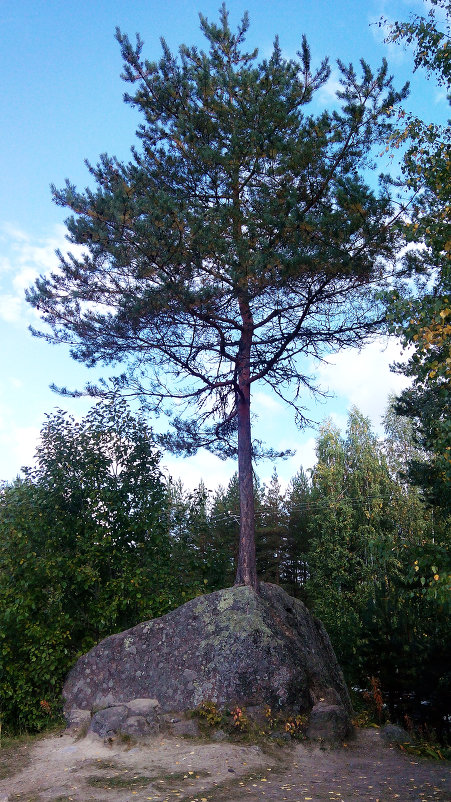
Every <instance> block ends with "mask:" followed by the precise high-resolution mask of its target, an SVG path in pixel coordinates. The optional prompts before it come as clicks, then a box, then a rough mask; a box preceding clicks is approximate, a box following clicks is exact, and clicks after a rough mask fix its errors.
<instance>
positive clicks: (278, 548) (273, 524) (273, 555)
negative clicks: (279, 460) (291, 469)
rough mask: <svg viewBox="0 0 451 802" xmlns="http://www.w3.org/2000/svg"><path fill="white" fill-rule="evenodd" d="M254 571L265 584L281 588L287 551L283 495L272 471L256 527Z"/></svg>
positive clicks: (274, 472)
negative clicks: (282, 570)
mask: <svg viewBox="0 0 451 802" xmlns="http://www.w3.org/2000/svg"><path fill="white" fill-rule="evenodd" d="M257 533H258V537H257V569H258V573H259V576H261V578H262V579H263V580H265V581H266V582H275V583H276V584H280V577H281V567H282V564H283V562H284V557H285V551H286V535H287V515H286V509H285V494H284V493H283V492H282V488H281V486H280V482H279V477H278V476H277V470H276V469H275V468H274V470H273V474H272V477H271V482H270V483H269V486H268V487H267V488H265V492H264V495H263V499H262V504H261V509H260V515H259V517H258V523H257Z"/></svg>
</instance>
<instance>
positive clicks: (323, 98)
mask: <svg viewBox="0 0 451 802" xmlns="http://www.w3.org/2000/svg"><path fill="white" fill-rule="evenodd" d="M341 89H343V87H342V85H341V83H340V73H339V72H338V70H337V69H333V70H332V71H331V73H330V77H329V78H328V80H327V81H326V83H325V84H323V86H322V87H321V88H320V89H319V90H318V95H317V101H318V102H319V104H320V105H322V106H328V105H330V102H331V101H337V92H339V91H340V90H341ZM337 102H338V101H337Z"/></svg>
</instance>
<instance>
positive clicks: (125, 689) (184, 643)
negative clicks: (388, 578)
mask: <svg viewBox="0 0 451 802" xmlns="http://www.w3.org/2000/svg"><path fill="white" fill-rule="evenodd" d="M63 696H64V699H65V704H64V709H65V713H66V717H67V718H68V720H70V718H71V711H72V710H73V709H77V710H89V711H99V710H101V709H104V708H111V707H119V706H121V705H127V704H128V705H130V702H131V701H132V700H137V699H140V700H144V699H150V700H158V703H159V710H160V711H161V713H165V712H169V711H186V710H190V709H193V708H196V707H197V706H198V705H199V704H201V703H202V702H204V701H205V700H211V701H212V702H215V703H216V704H217V705H218V707H222V708H223V707H226V706H232V705H236V704H239V705H245V706H258V705H264V704H266V705H268V706H269V707H271V708H272V709H273V710H275V711H282V710H283V711H287V712H289V711H292V712H296V713H298V712H302V713H309V712H310V711H311V710H312V708H313V707H314V706H315V705H317V704H318V703H319V702H323V701H325V702H327V703H328V704H329V705H334V706H339V707H340V708H342V709H343V712H344V718H345V719H346V720H350V717H351V714H352V707H351V702H350V699H349V694H348V691H347V688H346V685H345V682H344V679H343V675H342V673H341V670H340V668H339V665H338V663H337V659H336V657H335V654H334V651H333V649H332V646H331V643H330V640H329V638H328V636H327V633H326V631H325V629H324V627H323V626H322V624H321V622H320V621H318V619H316V618H314V617H313V616H312V615H311V614H310V612H309V611H308V610H307V608H306V607H305V605H304V604H303V603H302V602H301V601H299V600H297V599H294V598H292V597H290V596H288V594H287V593H285V591H283V590H282V589H281V588H280V587H278V586H276V585H271V584H267V583H261V585H260V593H258V594H257V593H255V591H254V590H253V589H252V588H250V587H246V586H236V587H233V588H227V589H225V590H221V591H216V592H215V593H210V594H208V595H205V596H199V597H197V598H195V599H192V600H191V601H189V602H187V603H186V604H184V605H182V606H181V607H179V608H178V609H177V610H174V611H173V612H171V613H168V614H167V615H164V616H162V617H161V618H157V619H154V620H152V621H146V622H144V623H142V624H138V625H137V626H135V627H133V628H132V629H129V630H127V631H125V632H121V633H119V634H116V635H111V636H110V637H108V638H106V639H105V640H103V641H101V642H100V643H99V644H98V645H97V646H95V647H94V648H93V649H91V651H90V652H88V653H87V654H86V655H84V656H83V657H81V658H80V659H79V660H78V662H77V663H76V664H75V666H74V668H73V669H72V671H71V672H70V674H69V676H68V678H67V680H66V683H65V686H64V690H63ZM142 704H144V703H142ZM116 713H119V710H117V711H116ZM135 715H136V713H135Z"/></svg>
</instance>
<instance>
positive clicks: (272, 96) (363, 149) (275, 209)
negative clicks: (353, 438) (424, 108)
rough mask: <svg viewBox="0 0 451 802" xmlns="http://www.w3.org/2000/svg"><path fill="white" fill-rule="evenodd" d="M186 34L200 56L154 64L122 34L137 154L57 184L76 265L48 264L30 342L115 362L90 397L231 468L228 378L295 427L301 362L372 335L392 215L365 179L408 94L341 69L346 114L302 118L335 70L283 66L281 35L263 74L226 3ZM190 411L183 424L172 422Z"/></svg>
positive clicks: (375, 75)
mask: <svg viewBox="0 0 451 802" xmlns="http://www.w3.org/2000/svg"><path fill="white" fill-rule="evenodd" d="M200 19H201V28H202V31H203V33H204V35H205V37H206V39H207V41H208V50H206V51H202V50H198V49H197V48H196V47H187V46H184V45H183V46H181V47H180V50H179V54H178V57H176V56H174V55H173V54H172V53H171V52H170V51H169V49H168V47H167V45H166V43H165V42H164V41H162V47H163V54H162V57H161V59H160V61H159V62H149V61H146V60H143V59H142V58H141V51H142V42H141V40H140V39H139V37H138V38H137V42H136V45H135V46H133V45H132V44H131V42H130V40H129V38H128V37H127V36H126V35H124V34H122V33H121V32H120V31H119V30H118V31H117V39H118V41H119V43H120V46H121V49H122V55H123V58H124V62H125V69H124V74H123V78H124V79H125V80H126V81H127V82H129V83H130V84H131V85H132V86H133V87H134V94H131V95H126V96H125V102H126V103H129V104H131V105H132V106H134V107H137V108H138V109H139V111H140V112H141V113H142V118H143V121H142V124H141V125H140V127H139V129H138V131H137V136H138V141H139V145H138V146H137V147H136V148H133V151H132V159H131V161H130V162H129V163H128V164H122V163H120V162H119V161H118V160H117V159H115V158H114V157H110V156H108V155H106V154H103V155H102V156H101V157H100V161H99V163H98V164H97V165H95V166H92V165H88V167H89V172H90V174H91V177H92V179H93V184H94V187H95V188H94V189H87V190H85V191H84V192H79V191H77V189H76V187H75V186H73V185H72V184H71V183H70V182H69V181H67V182H66V186H65V187H64V188H63V189H62V190H58V189H55V188H53V193H54V198H55V201H56V203H57V204H58V205H61V206H63V207H67V208H68V209H70V210H71V212H72V216H71V217H70V218H69V219H68V221H67V227H68V231H69V239H70V242H72V243H74V244H78V245H82V246H84V255H83V257H81V258H76V257H75V256H73V255H71V254H69V255H63V254H60V270H59V271H58V272H57V273H55V274H53V275H51V276H49V277H46V278H41V279H40V280H39V281H38V282H37V283H36V286H35V287H34V288H33V289H32V290H30V291H29V293H28V300H29V301H30V302H31V304H32V305H34V306H35V307H36V308H38V309H39V310H40V312H41V315H42V318H43V319H44V320H45V321H46V323H48V324H50V327H51V329H52V333H50V334H49V333H46V334H42V333H41V336H45V338H46V339H47V340H49V341H50V342H63V343H68V344H69V345H70V347H71V353H72V356H73V357H74V358H75V359H76V360H79V361H80V362H84V363H86V364H87V365H89V366H94V365H97V364H99V363H100V364H103V365H115V366H120V371H119V375H117V376H115V377H114V378H112V379H111V378H110V379H107V380H106V381H105V383H102V384H100V385H99V386H96V387H94V386H89V387H88V388H87V389H88V392H90V393H92V394H94V395H108V394H111V393H114V392H115V391H118V390H122V391H125V390H126V391H127V392H128V393H129V394H133V393H134V394H137V395H138V396H140V397H141V399H142V400H143V401H144V402H145V403H147V405H148V407H149V408H152V409H154V410H157V411H158V410H162V409H166V411H169V412H170V413H171V414H172V416H173V423H174V425H175V429H176V432H177V436H176V437H175V438H174V437H168V438H167V441H166V442H167V444H169V445H173V446H175V447H180V448H181V449H184V450H185V451H188V453H189V452H192V451H193V450H194V449H195V448H196V447H198V446H200V445H206V446H207V447H211V448H213V449H216V451H219V452H221V453H223V454H224V453H225V454H230V453H232V452H233V453H235V444H234V439H233V437H232V440H231V435H233V434H235V432H236V415H237V400H236V399H237V393H238V391H239V388H240V384H241V382H242V381H244V382H245V383H246V384H247V385H248V386H250V385H252V384H254V383H255V382H257V381H261V382H264V383H266V384H267V385H270V386H271V387H272V388H273V389H274V390H275V392H276V393H278V394H279V395H281V396H282V397H283V398H285V400H288V401H289V403H292V404H293V405H294V407H295V410H296V413H297V415H298V419H299V421H300V422H301V423H302V421H303V420H304V418H303V407H302V397H301V390H302V389H303V387H305V388H310V387H312V386H313V384H312V379H311V377H310V376H308V375H306V374H305V373H304V372H303V370H304V368H302V365H303V364H305V360H304V361H301V360H300V359H299V358H300V357H311V356H314V357H317V356H320V355H321V354H322V353H324V351H330V350H334V349H338V348H341V347H343V346H350V345H360V344H361V343H362V342H363V341H364V339H365V338H366V337H367V336H368V335H369V334H371V333H372V332H374V329H375V326H377V324H378V322H380V314H381V313H380V309H379V308H378V306H377V304H376V303H375V300H374V294H373V290H374V288H375V287H377V286H378V285H380V283H381V281H382V280H384V279H385V278H386V274H387V271H389V270H390V268H389V260H390V257H391V256H392V254H393V248H394V245H395V240H396V236H395V231H394V227H393V225H392V222H393V218H394V217H395V216H396V213H395V211H394V209H393V207H392V204H391V201H390V199H389V195H388V191H387V190H386V188H384V187H382V189H381V191H380V192H379V194H376V193H375V192H374V191H371V190H370V189H369V188H368V186H367V185H366V184H365V182H364V180H363V178H362V173H363V171H364V170H365V169H366V168H367V167H368V165H369V161H370V156H371V150H372V148H373V146H374V145H375V144H376V143H378V142H380V141H381V140H383V139H385V138H386V137H387V132H388V129H389V126H390V122H389V119H388V115H387V111H388V110H389V109H390V108H391V107H392V106H393V104H395V103H396V102H397V101H398V100H399V99H400V98H401V97H402V96H403V95H404V94H405V89H404V90H402V92H400V93H397V92H396V91H394V90H393V88H392V80H391V78H390V77H389V75H388V73H387V65H386V64H385V63H384V64H383V65H382V67H381V68H380V69H379V70H378V71H377V72H373V71H372V70H371V69H370V67H369V66H368V64H366V63H365V62H363V61H362V62H361V69H360V74H358V73H357V72H356V71H355V70H354V69H353V67H352V66H345V65H343V64H339V67H340V71H341V90H340V92H339V93H338V100H339V104H340V108H337V109H335V110H333V111H330V112H329V111H324V112H322V113H319V114H317V115H314V114H310V113H308V112H307V107H308V104H309V103H310V102H311V101H312V99H313V98H314V96H315V94H316V93H317V92H318V90H319V89H320V88H321V87H322V86H323V85H324V84H325V82H326V81H327V79H328V77H329V74H330V68H329V65H328V61H327V59H326V60H324V61H323V62H322V63H321V64H320V66H319V68H318V69H316V70H312V67H311V58H310V50H309V47H308V45H307V42H306V40H305V38H303V39H302V46H301V50H300V52H299V54H298V59H297V60H293V59H285V58H284V57H283V55H282V52H281V48H280V46H279V43H278V40H277V39H276V40H275V43H274V49H273V52H272V55H271V57H270V58H269V59H263V60H262V61H260V62H259V61H258V60H257V51H254V52H252V53H249V52H247V51H246V49H245V47H244V41H245V34H246V31H247V28H248V19H247V16H245V17H244V18H243V20H242V22H241V25H240V26H239V28H238V30H237V32H236V33H232V30H231V29H230V27H229V22H228V14H227V11H226V9H225V7H224V6H223V8H222V10H221V14H220V21H219V24H214V23H210V22H209V21H207V19H206V18H204V17H203V16H202V15H201V17H200ZM290 392H292V394H291V395H290V394H289V393H290ZM192 402H193V403H194V404H195V406H197V411H196V413H195V414H196V420H195V423H193V422H192V420H188V421H184V423H182V419H183V417H184V416H183V408H184V404H185V403H188V404H191V403H192ZM174 410H178V412H180V414H178V413H174ZM208 422H209V424H210V425H207V426H206V427H205V426H201V424H207V423H208Z"/></svg>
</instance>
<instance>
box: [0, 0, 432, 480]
mask: <svg viewBox="0 0 451 802" xmlns="http://www.w3.org/2000/svg"><path fill="white" fill-rule="evenodd" d="M219 5H220V3H219V0H215V2H211V0H203V2H202V0H196V1H195V2H191V0H185V1H184V2H183V0H168V2H166V3H161V2H157V1H156V0H78V2H77V3H72V2H69V0H20V2H17V3H8V2H6V0H0V35H1V41H2V48H1V52H0V68H1V75H2V92H1V94H0V119H1V120H2V127H1V134H0V136H1V149H0V187H1V191H0V337H1V343H2V348H1V350H0V376H1V379H0V480H1V479H4V480H11V479H13V478H14V476H15V475H16V474H17V473H18V471H19V470H20V467H21V465H23V464H30V462H31V459H32V455H33V452H34V447H35V444H36V439H37V437H38V433H39V429H40V426H41V424H42V422H43V420H44V416H45V413H48V412H51V411H52V409H54V408H55V407H57V406H61V407H63V408H65V409H70V410H71V411H72V412H73V414H74V415H76V416H79V415H82V414H84V413H85V412H86V410H87V409H88V407H89V403H90V402H88V401H87V400H85V399H82V400H79V401H75V400H74V401H71V402H69V401H68V400H67V399H62V398H59V397H58V396H56V395H55V394H54V393H52V392H51V391H50V389H49V384H50V383H51V382H55V383H56V384H60V385H69V386H72V387H74V386H78V387H82V386H83V385H84V383H85V381H86V379H87V377H88V371H87V370H86V369H84V368H83V367H82V366H80V365H78V364H76V363H74V362H73V361H72V360H71V359H70V357H69V356H68V354H67V352H66V351H65V350H64V348H63V347H62V346H59V347H51V346H49V345H46V344H45V343H44V342H41V341H38V340H36V339H34V338H33V337H32V336H31V334H30V333H29V332H28V325H29V324H30V323H35V324H36V323H37V318H36V316H35V313H34V312H33V310H31V309H29V308H28V307H27V305H26V304H25V302H24V300H23V293H24V289H25V288H26V287H27V286H29V285H30V284H31V283H32V282H33V280H34V278H35V277H36V276H37V275H39V274H40V273H45V272H47V271H48V270H49V269H51V268H52V267H53V266H56V263H57V262H56V257H55V255H54V251H55V248H57V247H62V248H64V243H65V241H64V218H65V214H64V210H61V209H59V208H57V207H56V206H55V205H54V204H53V202H52V200H51V195H50V190H49V185H50V183H54V184H56V186H61V185H62V184H63V183H64V180H65V178H66V177H68V178H70V179H71V181H73V182H74V183H76V184H77V185H78V186H79V187H84V186H85V185H86V183H87V182H88V174H87V170H86V167H85V165H84V159H85V158H87V159H89V160H90V161H92V162H95V161H96V160H97V158H98V155H99V154H100V153H102V152H105V151H106V152H109V153H110V154H114V155H116V156H118V157H119V158H121V159H124V160H126V159H127V158H128V154H129V149H130V146H131V145H132V144H133V142H134V139H135V138H134V132H135V128H136V125H137V123H138V117H137V115H136V112H134V111H133V110H132V109H130V107H128V106H125V105H124V103H123V102H122V94H123V92H124V90H125V88H126V87H125V85H124V84H123V82H122V81H121V79H120V73H121V68H122V64H121V56H120V51H119V46H118V44H117V42H116V41H115V38H114V30H115V27H116V26H117V25H118V26H119V27H120V28H121V30H122V31H124V32H126V33H128V34H129V35H130V36H131V37H133V36H134V34H135V33H136V32H137V31H139V33H140V34H141V36H142V38H143V39H144V41H145V46H144V54H145V55H146V56H147V57H148V58H150V59H153V58H156V57H158V56H159V54H160V52H161V49H160V43H159V37H160V36H163V37H164V38H165V39H166V41H167V42H168V44H169V46H170V47H171V48H173V49H174V50H176V49H177V47H178V45H179V44H181V43H182V42H184V43H187V44H194V43H197V44H201V43H202V37H201V34H200V31H199V20H198V11H199V10H200V11H202V13H204V14H205V15H206V16H207V17H209V18H210V19H216V18H217V12H218V7H219ZM227 5H228V9H229V11H230V21H231V24H232V25H233V26H235V24H236V23H238V22H239V20H240V18H241V16H242V14H243V11H244V10H245V9H247V10H248V12H249V15H250V21H251V27H250V30H249V34H248V43H249V46H250V47H255V46H258V48H259V51H260V55H263V56H264V55H267V54H268V53H269V52H270V51H271V47H272V43H273V40H274V36H275V34H276V33H277V34H279V37H280V44H281V47H282V50H283V52H284V54H285V55H287V56H290V55H294V54H295V52H296V50H297V49H298V48H299V45H300V42H301V37H302V34H303V33H305V34H306V35H307V38H308V40H309V43H310V47H311V51H312V58H313V61H314V62H319V61H320V60H321V59H322V58H323V57H324V56H325V55H329V57H330V59H331V62H332V66H334V64H335V60H336V58H337V57H338V58H340V59H341V60H342V61H344V62H349V61H353V62H354V63H356V62H358V59H359V58H360V57H361V56H364V57H365V59H366V60H367V61H369V62H370V64H371V65H373V66H374V67H376V66H377V65H378V64H379V63H380V61H381V59H382V57H383V56H386V57H387V58H388V60H389V64H390V68H391V71H392V72H393V73H394V75H395V76H396V81H397V84H398V85H399V86H400V85H402V84H403V83H404V82H405V81H406V80H411V84H412V91H411V96H410V98H409V100H408V101H407V102H406V106H408V107H409V108H411V109H413V110H414V111H415V112H416V113H417V114H419V115H421V116H423V117H424V118H425V119H430V120H440V119H443V118H444V117H445V116H446V113H447V104H446V99H445V97H444V96H443V93H440V92H439V91H438V89H437V87H436V86H435V84H434V83H433V82H428V81H426V79H425V77H424V76H423V75H421V74H415V75H412V59H411V56H410V54H409V53H408V52H405V51H404V50H403V49H402V48H401V47H396V46H393V45H390V46H387V45H385V44H384V43H383V32H382V31H381V29H380V28H379V26H378V25H377V22H378V20H379V19H380V18H381V16H384V17H386V18H388V19H389V20H390V19H391V20H395V19H406V18H407V17H408V15H409V14H410V13H412V12H420V13H422V12H423V11H424V9H425V3H424V2H423V0H393V2H384V1H383V0H359V2H357V1H356V0H354V2H352V0H335V2H331V1H330V0H303V1H302V0H297V1H295V0H274V1H273V2H271V3H265V2H262V0H229V2H228V4H227ZM335 86H336V73H335V71H334V70H333V72H332V76H331V80H330V82H329V84H328V86H327V87H326V88H325V89H324V90H322V93H321V96H320V97H319V99H318V103H319V104H323V105H327V104H328V103H330V102H332V98H333V93H334V89H335ZM388 167H389V162H388V161H387V158H386V157H383V158H382V159H381V163H380V169H381V170H386V169H388ZM397 356H398V347H397V344H396V343H394V342H390V343H388V344H387V343H379V342H378V343H373V344H372V345H370V346H368V348H367V349H365V350H364V351H363V352H362V353H361V354H357V353H354V352H347V353H343V354H340V355H338V357H334V360H333V361H334V364H330V365H321V366H320V367H319V368H318V367H317V368H316V370H317V375H318V379H319V380H320V383H321V384H322V386H324V387H326V388H329V390H330V391H331V392H332V393H333V394H334V397H333V398H331V399H330V400H329V401H328V402H327V403H326V404H325V403H323V404H319V405H318V404H315V402H314V401H313V400H312V399H306V403H307V405H309V407H310V414H311V416H312V417H314V418H315V419H317V420H319V421H320V420H323V419H324V418H325V417H326V416H327V415H332V416H333V417H334V418H335V419H336V421H337V422H338V423H339V424H340V425H341V424H343V422H344V421H345V419H346V412H347V410H348V409H349V407H350V406H351V405H352V404H356V405H357V406H359V408H360V409H361V411H362V412H363V413H364V414H365V415H368V416H369V417H370V418H371V420H372V421H373V423H374V425H375V426H378V425H379V423H380V416H381V414H382V412H383V410H384V408H385V405H386V398H387V394H388V393H389V392H393V391H394V392H399V390H400V389H401V388H402V386H403V385H404V379H403V378H402V377H399V376H396V375H394V374H391V373H390V371H389V364H390V362H392V361H393V359H395V358H397ZM254 411H256V412H257V413H258V415H259V419H260V423H259V426H260V431H258V429H257V434H258V435H260V436H262V435H261V433H262V431H263V432H264V437H265V439H266V440H267V441H268V443H270V444H271V445H273V446H274V447H276V448H277V447H280V448H283V447H288V446H289V447H294V448H297V449H298V451H297V455H296V457H294V458H292V459H290V460H288V461H287V462H286V463H283V462H280V463H278V471H279V475H280V476H281V477H282V478H283V479H285V480H288V479H289V478H290V476H292V475H293V474H294V473H295V472H296V470H297V469H298V468H299V466H300V465H301V464H303V465H304V466H305V467H310V466H311V465H312V462H313V458H314V438H315V435H316V432H315V430H314V429H308V430H305V431H303V432H299V431H298V430H297V429H296V428H295V427H294V424H293V422H292V415H291V413H290V410H289V409H288V408H284V407H283V406H282V405H281V404H280V403H279V402H278V401H277V400H276V399H274V398H273V397H271V396H270V395H268V394H267V392H266V391H265V390H264V389H263V388H256V390H255V394H254ZM165 463H166V464H167V466H168V471H170V472H171V473H172V474H173V475H174V476H178V475H180V476H181V477H182V479H183V480H184V481H185V482H186V483H187V484H191V485H192V484H196V482H197V481H198V480H199V479H200V477H201V476H203V477H204V478H205V479H206V480H207V483H208V484H209V485H210V486H211V487H214V486H215V485H216V484H217V483H218V482H219V481H222V482H223V483H226V482H227V480H228V477H230V476H231V474H232V473H233V471H234V469H235V466H234V465H233V464H232V463H225V464H224V463H221V462H220V461H219V460H217V459H216V458H214V457H212V456H211V455H209V454H206V453H199V454H198V455H197V456H196V457H194V458H191V459H190V460H185V461H180V460H175V459H174V458H172V457H167V458H165ZM272 467H273V466H272V465H270V464H267V463H266V464H265V463H263V464H262V465H261V467H260V469H259V473H260V475H261V476H262V477H263V478H267V477H269V476H270V475H271V472H272Z"/></svg>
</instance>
